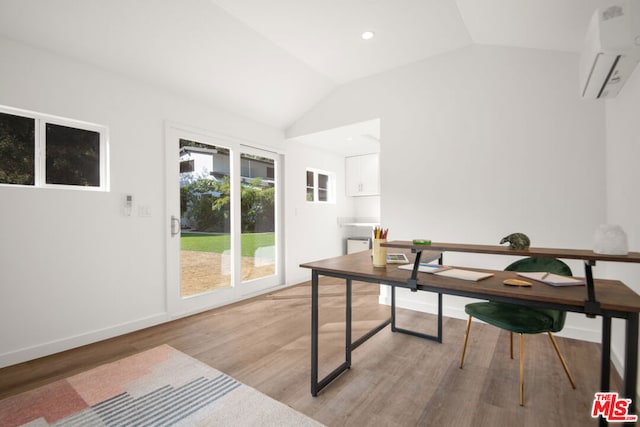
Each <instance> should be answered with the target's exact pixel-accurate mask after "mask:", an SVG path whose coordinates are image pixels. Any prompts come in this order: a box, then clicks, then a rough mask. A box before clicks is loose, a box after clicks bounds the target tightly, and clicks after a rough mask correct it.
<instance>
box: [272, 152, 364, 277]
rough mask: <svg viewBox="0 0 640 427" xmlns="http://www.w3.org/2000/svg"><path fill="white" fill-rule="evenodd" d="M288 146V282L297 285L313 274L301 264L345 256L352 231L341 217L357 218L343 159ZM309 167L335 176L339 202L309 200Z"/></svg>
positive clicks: (286, 216)
mask: <svg viewBox="0 0 640 427" xmlns="http://www.w3.org/2000/svg"><path fill="white" fill-rule="evenodd" d="M286 147H287V155H286V159H285V170H286V179H285V181H286V183H287V185H286V188H285V193H286V197H285V218H284V224H285V225H284V232H285V259H286V260H287V266H286V281H287V284H295V283H299V282H302V281H306V280H310V278H311V272H310V271H309V270H308V269H303V268H300V267H299V265H300V264H302V263H305V262H310V261H317V260H319V259H324V258H331V257H334V256H338V255H342V254H343V253H344V248H343V247H344V238H345V237H346V234H347V233H348V230H349V229H348V227H340V226H339V225H338V217H349V216H353V203H352V201H351V200H350V198H348V197H346V196H345V184H344V179H345V172H344V171H345V169H344V157H343V156H340V155H338V154H334V153H331V152H329V151H324V150H319V149H313V148H309V147H307V146H305V145H303V144H300V143H299V142H297V141H295V140H290V141H287V143H286ZM307 168H315V169H321V170H324V171H326V172H332V173H334V174H335V175H334V177H335V184H336V185H335V191H336V202H335V203H309V202H307V201H306V170H307Z"/></svg>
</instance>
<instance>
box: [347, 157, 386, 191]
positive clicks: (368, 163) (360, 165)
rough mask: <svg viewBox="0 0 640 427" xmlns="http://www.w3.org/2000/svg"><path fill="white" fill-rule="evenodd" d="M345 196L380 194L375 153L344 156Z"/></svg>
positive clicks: (378, 163) (378, 168)
mask: <svg viewBox="0 0 640 427" xmlns="http://www.w3.org/2000/svg"><path fill="white" fill-rule="evenodd" d="M345 176H346V185H347V187H346V191H347V196H377V195H378V194H380V162H379V156H378V154H377V153H374V154H365V155H363V156H353V157H346V158H345Z"/></svg>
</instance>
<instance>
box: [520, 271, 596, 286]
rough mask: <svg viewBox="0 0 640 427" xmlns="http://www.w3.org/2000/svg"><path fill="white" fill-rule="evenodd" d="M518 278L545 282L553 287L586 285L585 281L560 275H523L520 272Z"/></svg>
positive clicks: (540, 273)
mask: <svg viewBox="0 0 640 427" xmlns="http://www.w3.org/2000/svg"><path fill="white" fill-rule="evenodd" d="M518 276H522V277H526V278H527V279H533V280H537V281H539V282H544V283H546V284H547V285H551V286H580V285H584V284H585V282H584V280H581V279H574V278H573V277H567V276H561V275H559V274H553V273H545V272H535V273H522V272H519V273H518Z"/></svg>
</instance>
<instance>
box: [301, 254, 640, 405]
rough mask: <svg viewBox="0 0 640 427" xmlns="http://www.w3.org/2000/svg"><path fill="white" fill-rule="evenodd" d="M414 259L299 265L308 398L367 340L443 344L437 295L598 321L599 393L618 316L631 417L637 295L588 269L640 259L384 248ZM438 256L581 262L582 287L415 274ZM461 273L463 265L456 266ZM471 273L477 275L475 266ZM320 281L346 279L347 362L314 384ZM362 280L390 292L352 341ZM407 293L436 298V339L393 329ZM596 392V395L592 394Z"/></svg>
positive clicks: (605, 382)
mask: <svg viewBox="0 0 640 427" xmlns="http://www.w3.org/2000/svg"><path fill="white" fill-rule="evenodd" d="M383 246H386V247H389V248H396V249H400V250H403V251H405V252H412V253H414V254H415V260H414V266H413V270H412V271H409V270H404V269H399V268H398V266H397V265H395V264H388V265H387V266H386V268H374V267H373V265H372V263H371V253H370V251H366V252H360V253H355V254H351V255H345V256H340V257H335V258H330V259H325V260H321V261H315V262H309V263H304V264H301V265H300V266H301V267H304V268H309V269H311V270H312V271H311V273H312V274H311V285H312V286H311V297H312V298H311V299H312V303H311V394H312V395H313V396H317V394H318V392H319V391H320V390H322V389H323V388H324V387H326V386H327V385H328V384H329V383H330V382H331V381H333V380H334V379H335V378H336V377H338V376H339V375H340V374H341V373H342V372H344V371H345V370H347V369H349V367H350V366H351V352H352V351H353V350H354V349H355V348H356V347H358V346H359V345H361V344H362V343H364V342H365V341H366V340H367V339H369V338H370V337H372V336H373V335H375V334H376V333H378V332H379V331H380V330H382V329H384V328H385V327H386V326H387V325H391V329H392V331H394V332H402V333H408V334H411V335H415V336H418V337H421V338H428V339H433V340H436V341H439V342H441V341H442V295H443V294H448V295H458V296H465V297H471V298H478V299H489V300H492V301H502V302H508V303H514V304H526V305H530V306H537V307H541V308H553V309H558V310H564V311H570V312H576V313H584V314H586V315H587V316H590V317H595V316H601V317H602V359H601V380H600V382H601V388H600V390H598V391H608V390H609V377H610V356H611V319H612V318H621V319H624V320H625V321H626V331H625V367H624V392H623V393H622V394H623V395H624V396H625V397H627V398H630V399H632V404H631V405H630V406H629V411H630V413H635V411H636V397H635V396H636V388H637V377H638V313H639V312H640V296H639V295H638V294H637V293H635V292H634V291H633V290H631V289H629V288H628V287H627V286H626V285H624V284H623V283H622V282H620V281H617V280H604V279H594V277H593V274H592V267H593V266H594V265H595V263H596V261H611V262H631V263H640V253H638V252H631V253H629V254H628V255H601V254H596V253H594V252H592V251H589V250H573V249H554V248H529V249H526V250H516V249H510V248H509V247H506V246H494V245H469V244H455V243H432V244H431V245H414V244H413V243H412V242H406V241H394V242H388V243H385V244H383ZM444 252H469V253H479V254H495V255H511V256H521V257H531V256H535V257H546V258H564V259H579V260H583V261H584V265H585V280H586V283H587V285H586V286H571V287H562V288H556V287H552V286H548V285H545V284H540V286H532V287H529V288H519V287H518V288H516V287H511V286H505V285H504V284H503V281H504V280H505V279H508V278H515V277H517V276H516V273H515V272H507V271H497V270H486V271H490V272H491V273H493V276H492V277H489V278H487V279H483V280H481V281H478V282H473V281H467V280H460V279H454V278H450V277H441V276H438V275H433V274H428V273H419V272H418V265H419V263H420V262H430V261H433V260H439V261H440V263H442V254H443V253H444ZM456 268H464V267H456ZM473 270H479V269H477V268H474V269H473ZM320 275H323V276H329V277H337V278H342V279H345V284H346V321H345V323H346V324H345V336H346V339H345V361H344V363H342V364H341V365H340V366H338V367H337V368H336V369H334V370H333V371H332V372H331V373H329V374H328V375H327V376H326V377H325V378H323V379H320V380H318V277H319V276H320ZM354 280H355V281H361V282H369V283H377V284H383V285H389V286H391V288H392V302H391V317H390V318H389V319H387V320H386V321H384V322H383V323H381V324H380V325H378V326H377V327H375V328H374V329H372V330H371V331H369V332H368V333H366V334H364V335H363V336H362V337H360V338H358V339H357V340H355V341H352V337H351V283H352V281H354ZM396 287H400V288H408V289H410V290H412V291H427V292H435V293H437V294H438V335H437V336H430V335H425V334H421V333H418V332H414V331H410V330H405V329H400V328H396V327H395V288H396ZM594 392H595V390H594Z"/></svg>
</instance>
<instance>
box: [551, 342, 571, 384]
mask: <svg viewBox="0 0 640 427" xmlns="http://www.w3.org/2000/svg"><path fill="white" fill-rule="evenodd" d="M548 334H549V338H550V339H551V343H552V344H553V348H555V349H556V354H557V355H558V358H559V359H560V363H562V367H563V368H564V372H565V373H566V374H567V378H569V382H570V383H571V387H573V388H576V383H575V382H574V381H573V377H572V376H571V373H570V372H569V367H568V366H567V362H565V360H564V357H562V353H560V348H559V347H558V343H557V342H556V339H555V338H554V336H553V334H552V333H551V332H549V333H548Z"/></svg>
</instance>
